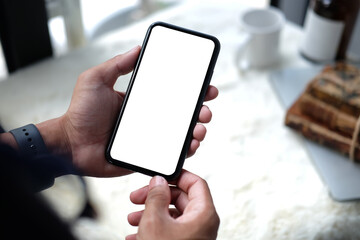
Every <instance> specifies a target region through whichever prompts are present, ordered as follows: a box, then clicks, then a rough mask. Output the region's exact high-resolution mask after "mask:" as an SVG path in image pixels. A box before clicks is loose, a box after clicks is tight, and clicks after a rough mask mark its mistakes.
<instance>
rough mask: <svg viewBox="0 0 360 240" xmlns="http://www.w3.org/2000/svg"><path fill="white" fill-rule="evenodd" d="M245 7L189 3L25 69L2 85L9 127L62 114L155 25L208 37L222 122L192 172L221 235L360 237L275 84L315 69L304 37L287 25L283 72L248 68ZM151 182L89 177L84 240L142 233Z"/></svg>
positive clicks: (355, 206) (217, 118)
mask: <svg viewBox="0 0 360 240" xmlns="http://www.w3.org/2000/svg"><path fill="white" fill-rule="evenodd" d="M244 9H246V7H245V6H243V5H239V4H237V3H236V1H232V2H231V1H229V2H228V1H227V2H226V3H223V4H221V5H219V4H215V3H212V2H210V1H209V2H206V3H205V2H203V1H200V2H197V3H189V2H188V3H187V4H185V5H181V6H177V7H175V8H173V9H170V10H166V11H165V12H162V13H159V14H157V15H155V16H151V17H149V18H147V19H145V20H143V21H141V22H139V23H136V24H134V25H131V26H129V27H126V28H124V29H122V30H118V31H115V32H113V33H110V34H109V35H107V36H104V37H103V38H101V39H100V40H98V41H96V42H94V43H92V44H91V45H89V46H88V47H86V48H84V49H80V50H77V51H75V52H71V53H69V54H68V55H66V56H64V57H61V58H58V59H50V60H46V61H43V62H41V63H38V64H36V65H33V66H31V67H28V68H26V69H24V70H21V71H18V72H16V73H14V74H12V75H11V76H10V77H9V79H8V80H7V81H4V82H0V122H1V124H2V125H3V126H4V127H5V128H6V129H11V128H15V127H18V126H21V125H24V124H27V123H30V122H33V123H37V122H40V121H43V120H46V119H49V118H52V117H57V116H59V115H61V114H63V113H64V112H65V111H66V109H67V107H68V104H69V102H70V99H71V95H72V89H73V87H74V85H75V82H76V79H77V76H78V75H79V74H80V73H81V72H82V71H84V70H86V69H87V68H89V67H91V66H94V65H97V64H99V63H101V62H103V61H105V60H106V59H108V58H111V57H113V56H114V55H115V54H118V53H122V52H125V51H127V50H128V49H130V48H132V47H133V46H135V45H141V43H142V40H143V37H144V35H145V32H146V29H147V27H148V26H149V25H150V23H152V22H154V21H157V20H162V21H166V22H169V23H173V24H177V25H181V26H183V27H187V28H191V29H194V30H198V31H202V32H206V33H209V34H212V35H215V36H216V37H218V38H219V40H220V42H221V44H222V49H221V53H220V56H219V59H218V63H217V66H216V68H215V72H214V75H213V81H212V84H214V85H215V86H217V87H218V88H219V90H220V95H219V97H218V98H217V99H216V100H215V101H213V102H211V103H209V104H208V105H209V106H210V108H211V110H212V112H213V119H212V121H211V123H210V124H208V125H207V129H208V133H207V137H206V139H205V141H204V142H203V143H202V145H201V148H200V149H199V150H198V152H197V153H196V155H195V156H193V157H192V158H190V159H188V160H187V161H186V163H185V166H184V168H186V169H188V170H190V171H192V172H194V173H197V174H198V175H200V176H201V177H203V178H205V179H206V180H207V181H208V183H209V186H210V188H211V191H212V195H213V198H214V202H215V205H216V207H217V211H218V213H219V215H220V218H221V225H220V229H219V235H218V239H359V238H360V204H359V203H356V202H351V203H338V202H334V201H333V200H332V199H331V198H330V197H329V195H328V191H327V189H326V186H325V185H324V184H323V183H322V181H321V179H320V178H319V176H318V174H317V173H316V170H315V169H314V167H313V165H312V162H311V160H310V158H309V157H308V154H307V153H306V151H305V148H304V145H303V141H302V138H301V137H300V136H298V135H297V134H295V133H294V132H293V131H291V130H290V129H288V128H286V127H284V124H283V122H284V116H285V109H283V107H282V105H281V104H280V102H279V100H278V99H277V96H276V94H275V93H274V91H273V89H272V87H271V85H270V83H269V81H268V77H269V74H270V72H271V71H272V70H274V69H282V68H287V67H306V66H309V63H307V62H306V61H304V60H303V59H302V58H301V57H300V56H299V53H298V45H299V41H300V40H301V36H302V32H301V30H300V29H299V28H298V27H296V26H294V25H292V24H287V25H286V27H285V28H284V30H283V32H282V36H281V42H282V44H281V53H282V61H281V63H279V64H278V65H277V66H274V68H272V69H263V70H249V71H247V72H240V71H239V70H238V68H237V66H236V64H235V62H234V56H235V54H236V49H237V44H238V41H239V38H241V30H240V29H239V25H238V16H239V14H240V13H241V12H242V11H243V10H244ZM128 79H129V76H126V77H121V78H120V79H119V80H118V81H119V82H118V83H117V85H116V88H117V89H119V90H124V89H125V88H126V84H127V81H128ZM149 179H150V178H149V177H147V176H143V175H140V174H133V175H130V176H126V177H119V178H110V179H100V178H86V181H87V183H88V185H89V191H90V195H91V199H92V202H93V203H94V206H95V207H96V209H97V211H98V213H99V218H98V220H97V221H91V220H86V219H82V220H80V221H78V222H77V224H76V227H75V232H76V233H77V234H78V235H81V236H82V237H81V238H82V239H118V237H120V239H122V238H124V237H125V236H126V235H127V234H130V233H133V232H135V231H136V228H134V227H131V226H130V225H129V224H128V223H127V214H128V213H130V212H131V211H134V210H139V209H141V207H139V206H134V205H132V204H131V202H130V201H129V194H130V192H131V191H133V190H135V189H137V188H139V187H142V186H144V185H146V184H148V181H149ZM54 189H55V190H54ZM51 191H55V192H56V186H55V187H54V188H53V189H50V190H49V191H48V194H50V195H51V194H52V192H51ZM53 194H56V193H53ZM84 233H86V234H84ZM350 236H351V237H350Z"/></svg>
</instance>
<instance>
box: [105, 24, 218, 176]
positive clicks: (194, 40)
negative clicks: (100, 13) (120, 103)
mask: <svg viewBox="0 0 360 240" xmlns="http://www.w3.org/2000/svg"><path fill="white" fill-rule="evenodd" d="M214 48H215V44H214V42H213V41H212V40H209V39H206V38H202V37H199V36H196V35H191V34H187V33H184V32H180V31H177V30H173V29H169V28H166V27H163V26H155V27H153V29H152V31H151V35H150V38H149V40H148V43H147V45H146V48H145V52H144V55H143V58H142V60H141V63H140V66H139V68H138V72H137V75H136V77H135V81H134V84H133V87H132V90H131V93H130V95H129V98H128V102H127V105H126V108H125V110H124V112H123V116H122V118H121V121H120V124H119V127H118V130H117V132H116V136H115V138H114V142H113V145H112V149H111V151H110V155H111V157H112V158H113V159H115V160H119V161H122V162H125V163H129V164H132V165H135V166H139V167H142V168H145V169H149V170H152V171H156V172H159V173H162V174H165V175H171V174H173V173H174V171H175V169H176V166H177V163H178V160H179V157H180V153H181V150H182V148H183V145H184V141H185V139H186V135H187V132H188V129H189V126H190V123H191V119H192V116H193V113H194V110H195V107H196V103H197V101H198V98H199V94H200V91H201V88H202V85H203V82H204V79H205V76H206V72H207V69H208V67H209V64H210V60H211V56H212V54H213V51H214Z"/></svg>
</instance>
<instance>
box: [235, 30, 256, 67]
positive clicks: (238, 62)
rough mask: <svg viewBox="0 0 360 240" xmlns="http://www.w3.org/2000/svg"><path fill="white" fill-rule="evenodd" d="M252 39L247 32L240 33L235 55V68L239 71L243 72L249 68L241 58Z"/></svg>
mask: <svg viewBox="0 0 360 240" xmlns="http://www.w3.org/2000/svg"><path fill="white" fill-rule="evenodd" d="M252 39H253V35H251V34H250V33H247V32H242V38H241V41H240V43H239V46H238V48H237V52H236V54H235V66H236V67H238V68H239V69H240V70H245V69H247V68H248V67H249V66H248V65H249V64H248V63H247V62H245V61H243V59H242V58H243V57H244V53H245V50H246V48H247V47H248V46H249V43H250V42H251V40H252Z"/></svg>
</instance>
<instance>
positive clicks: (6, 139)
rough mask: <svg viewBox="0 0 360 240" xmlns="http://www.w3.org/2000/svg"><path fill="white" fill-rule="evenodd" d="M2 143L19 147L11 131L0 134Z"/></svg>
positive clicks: (15, 147)
mask: <svg viewBox="0 0 360 240" xmlns="http://www.w3.org/2000/svg"><path fill="white" fill-rule="evenodd" d="M0 143H1V144H5V145H9V146H10V147H12V148H14V149H18V145H17V143H16V140H15V138H14V136H13V135H12V134H11V133H9V132H7V133H1V134H0Z"/></svg>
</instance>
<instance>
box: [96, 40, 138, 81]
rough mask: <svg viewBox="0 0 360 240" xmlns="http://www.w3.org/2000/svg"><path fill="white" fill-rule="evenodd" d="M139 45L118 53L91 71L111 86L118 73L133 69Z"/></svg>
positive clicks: (121, 73)
mask: <svg viewBox="0 0 360 240" xmlns="http://www.w3.org/2000/svg"><path fill="white" fill-rule="evenodd" d="M140 50H141V47H140V46H137V47H135V48H133V49H131V50H130V51H128V52H126V53H124V54H120V55H118V56H116V57H114V58H112V59H110V60H108V61H106V62H104V63H102V64H100V65H98V66H96V67H94V68H92V70H93V73H96V74H97V75H98V77H99V78H98V79H101V80H102V81H104V83H105V84H107V85H109V86H113V85H114V84H115V82H116V80H117V78H118V77H119V76H120V75H124V74H127V73H129V72H130V71H132V70H133V69H134V66H135V63H136V60H137V58H138V56H139V53H140Z"/></svg>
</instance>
